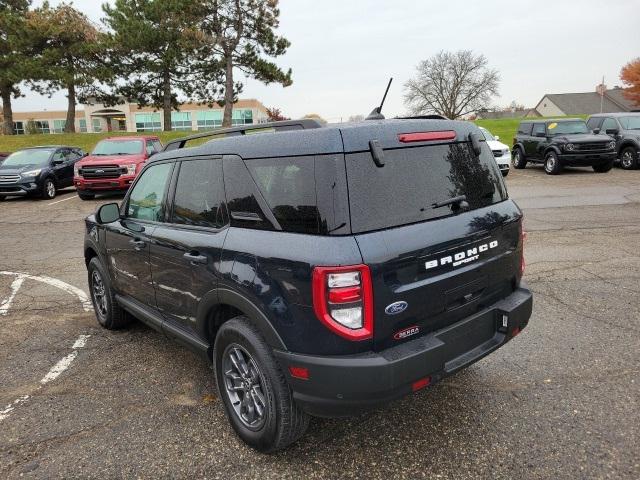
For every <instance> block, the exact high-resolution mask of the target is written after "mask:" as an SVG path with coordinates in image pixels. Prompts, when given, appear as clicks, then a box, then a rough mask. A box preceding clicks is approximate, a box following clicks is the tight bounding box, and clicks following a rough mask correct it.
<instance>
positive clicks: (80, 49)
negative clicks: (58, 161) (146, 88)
mask: <svg viewBox="0 0 640 480" xmlns="http://www.w3.org/2000/svg"><path fill="white" fill-rule="evenodd" d="M28 22H29V27H30V29H31V30H32V31H33V33H34V42H35V45H36V46H37V49H38V50H39V51H40V57H39V62H38V64H39V67H40V68H39V70H40V71H39V73H38V74H36V76H37V77H38V78H37V80H40V81H39V82H33V83H34V89H35V90H36V91H38V92H40V93H44V94H49V96H51V94H52V93H54V92H56V91H59V90H66V91H67V99H68V108H67V119H66V125H65V132H75V119H76V103H77V98H78V94H82V92H83V90H85V89H89V88H91V87H92V86H93V85H94V84H95V82H96V81H99V80H106V79H108V78H109V77H110V73H111V72H110V69H109V68H108V66H107V65H106V64H105V63H104V62H103V61H102V59H103V58H104V54H105V35H104V34H103V33H102V32H100V31H99V30H98V28H96V26H95V25H94V24H93V23H91V21H90V20H89V19H88V18H87V17H86V15H84V14H83V13H81V12H79V11H78V10H76V9H75V8H73V6H71V5H70V4H66V3H61V4H60V5H58V6H57V7H56V8H51V7H50V6H49V4H48V3H47V2H45V3H44V5H43V6H42V7H41V8H38V9H36V10H34V11H33V12H31V13H30V15H29V20H28Z"/></svg>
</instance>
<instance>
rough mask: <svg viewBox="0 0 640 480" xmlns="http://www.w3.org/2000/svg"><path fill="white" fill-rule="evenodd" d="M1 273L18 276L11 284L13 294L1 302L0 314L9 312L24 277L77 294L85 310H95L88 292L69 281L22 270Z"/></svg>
mask: <svg viewBox="0 0 640 480" xmlns="http://www.w3.org/2000/svg"><path fill="white" fill-rule="evenodd" d="M0 275H13V276H15V277H16V280H14V281H13V283H12V284H11V290H12V292H11V295H10V296H9V298H8V299H7V300H5V301H3V302H2V304H0V315H6V314H7V311H8V309H9V306H10V305H11V302H13V297H15V295H16V293H17V291H18V289H19V288H20V286H21V285H22V282H20V283H16V282H17V281H18V280H19V279H22V280H23V281H24V280H35V281H36V282H41V283H46V284H47V285H51V286H52V287H56V288H59V289H60V290H63V291H65V292H67V293H69V294H71V295H75V296H76V297H78V300H80V303H82V308H84V311H85V312H90V311H92V310H93V304H92V303H91V300H89V297H88V296H87V294H86V293H84V292H83V291H82V290H80V289H79V288H78V287H74V286H73V285H69V284H68V283H66V282H63V281H62V280H58V279H57V278H51V277H46V276H39V275H29V274H27V273H21V272H7V271H0ZM14 285H15V286H17V288H15V289H14Z"/></svg>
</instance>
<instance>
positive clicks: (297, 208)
mask: <svg viewBox="0 0 640 480" xmlns="http://www.w3.org/2000/svg"><path fill="white" fill-rule="evenodd" d="M246 164H247V168H248V169H249V172H251V176H252V177H253V180H254V181H255V182H256V184H257V186H258V188H259V189H260V192H261V193H262V195H263V197H264V199H265V200H266V201H267V203H268V205H269V207H270V209H271V211H272V212H273V215H274V216H275V217H276V220H277V221H278V223H279V224H280V226H281V227H282V229H283V230H284V231H287V232H298V233H318V230H319V229H318V207H317V204H316V188H315V180H314V158H313V157H294V158H277V159H261V160H248V161H247V162H246Z"/></svg>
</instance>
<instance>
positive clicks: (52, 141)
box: [0, 115, 587, 152]
mask: <svg viewBox="0 0 640 480" xmlns="http://www.w3.org/2000/svg"><path fill="white" fill-rule="evenodd" d="M577 116H580V117H581V118H585V119H586V117H587V115H577ZM529 120H535V119H534V118H531V119H529ZM521 121H522V119H521V118H504V119H500V120H476V122H475V123H476V124H477V125H479V126H481V127H484V128H486V129H487V130H489V131H490V132H491V133H492V134H493V135H498V136H499V137H500V141H501V142H502V143H505V144H507V145H509V146H511V145H512V144H513V137H515V135H516V130H517V129H518V124H519V123H520V122H521ZM192 133H197V132H184V131H183V132H154V133H152V135H157V136H158V137H160V140H161V141H162V143H163V144H164V143H166V142H168V141H169V140H173V139H176V138H180V137H185V136H187V135H190V134H192ZM116 135H142V134H136V133H126V132H105V133H61V134H55V135H51V134H40V135H10V136H5V135H0V152H15V151H16V150H20V149H21V148H26V147H33V146H36V145H70V146H73V147H80V148H82V149H83V150H84V151H85V152H90V151H91V150H93V147H94V146H95V145H96V143H98V142H99V141H100V140H102V139H103V138H106V137H112V136H116ZM207 140H209V139H205V140H203V141H207ZM196 144H197V143H192V144H191V145H190V146H194V145H196Z"/></svg>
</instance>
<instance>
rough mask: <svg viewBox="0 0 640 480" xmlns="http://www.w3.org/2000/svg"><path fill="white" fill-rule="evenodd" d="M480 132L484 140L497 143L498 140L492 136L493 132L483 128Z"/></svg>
mask: <svg viewBox="0 0 640 480" xmlns="http://www.w3.org/2000/svg"><path fill="white" fill-rule="evenodd" d="M480 131H481V132H482V134H483V135H484V139H485V140H486V141H487V142H495V141H496V138H495V137H494V136H493V135H491V132H489V130H486V129H484V128H481V129H480Z"/></svg>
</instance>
